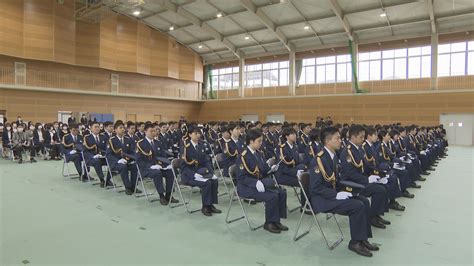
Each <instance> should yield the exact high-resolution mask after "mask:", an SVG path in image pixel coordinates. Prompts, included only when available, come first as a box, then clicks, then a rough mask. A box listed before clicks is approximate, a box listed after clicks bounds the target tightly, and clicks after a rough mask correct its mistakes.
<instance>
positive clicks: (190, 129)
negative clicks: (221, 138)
mask: <svg viewBox="0 0 474 266" xmlns="http://www.w3.org/2000/svg"><path fill="white" fill-rule="evenodd" d="M194 132H196V133H199V134H201V133H202V132H201V129H200V128H199V127H198V126H197V125H196V124H190V125H189V126H188V133H187V134H188V135H189V134H192V133H194Z"/></svg>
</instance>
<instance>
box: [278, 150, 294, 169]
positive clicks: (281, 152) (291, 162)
mask: <svg viewBox="0 0 474 266" xmlns="http://www.w3.org/2000/svg"><path fill="white" fill-rule="evenodd" d="M283 146H285V145H280V159H281V161H282V162H284V163H285V164H288V165H293V167H295V159H293V160H291V161H287V160H285V156H284V155H283Z"/></svg>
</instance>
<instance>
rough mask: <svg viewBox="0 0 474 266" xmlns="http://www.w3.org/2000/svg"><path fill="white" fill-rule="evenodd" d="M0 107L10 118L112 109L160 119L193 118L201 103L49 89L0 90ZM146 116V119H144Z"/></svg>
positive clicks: (53, 118)
mask: <svg viewBox="0 0 474 266" xmlns="http://www.w3.org/2000/svg"><path fill="white" fill-rule="evenodd" d="M0 92H1V93H0V110H6V111H7V118H9V120H11V119H13V118H15V117H16V116H17V115H21V116H22V118H23V119H24V120H25V121H27V120H31V121H42V122H52V121H56V120H57V117H58V111H72V112H96V113H112V114H114V116H115V117H114V118H115V119H122V120H125V119H126V115H127V114H137V118H139V119H145V118H147V115H149V116H151V118H150V120H151V119H153V116H154V115H161V118H162V120H164V121H168V120H179V118H180V117H181V116H184V117H185V118H186V119H188V120H196V119H197V118H198V117H197V115H198V113H199V107H200V103H198V102H183V101H170V100H153V99H137V98H125V97H112V96H110V97H106V96H92V95H74V97H71V95H70V94H62V93H51V92H34V91H18V90H0ZM147 120H148V119H147Z"/></svg>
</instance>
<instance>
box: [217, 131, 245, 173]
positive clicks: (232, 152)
mask: <svg viewBox="0 0 474 266" xmlns="http://www.w3.org/2000/svg"><path fill="white" fill-rule="evenodd" d="M226 131H227V133H228V135H230V138H228V139H226V138H225V137H226V136H228V135H227V134H225V135H223V138H222V139H221V140H220V146H221V147H222V152H223V153H224V155H225V157H224V158H225V159H224V161H223V162H222V172H223V175H224V176H229V167H231V166H232V165H234V164H235V162H236V161H237V157H238V156H239V154H240V153H242V151H243V150H244V144H243V143H242V141H241V140H240V139H239V136H240V125H239V124H238V123H231V124H229V126H228V127H227V130H226Z"/></svg>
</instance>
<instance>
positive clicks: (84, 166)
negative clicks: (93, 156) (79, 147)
mask: <svg viewBox="0 0 474 266" xmlns="http://www.w3.org/2000/svg"><path fill="white" fill-rule="evenodd" d="M81 157H82V173H86V176H87V179H88V180H89V182H91V181H92V180H91V175H90V171H89V167H90V166H88V165H87V163H86V158H85V157H84V151H81ZM82 178H83V176H81V181H83V180H82ZM99 184H100V181H99V182H93V183H92V185H93V186H95V185H99Z"/></svg>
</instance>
